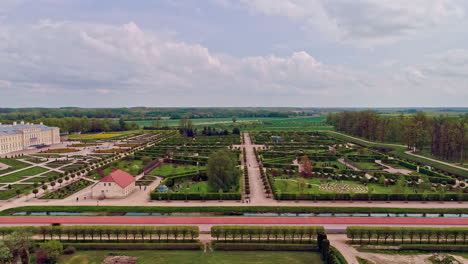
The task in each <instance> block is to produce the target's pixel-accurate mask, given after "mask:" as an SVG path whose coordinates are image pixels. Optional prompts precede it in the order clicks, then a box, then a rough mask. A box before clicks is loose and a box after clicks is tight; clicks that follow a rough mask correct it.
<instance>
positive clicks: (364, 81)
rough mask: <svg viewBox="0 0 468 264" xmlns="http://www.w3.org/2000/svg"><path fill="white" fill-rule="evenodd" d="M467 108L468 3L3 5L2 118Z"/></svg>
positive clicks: (33, 1) (76, 0)
mask: <svg viewBox="0 0 468 264" xmlns="http://www.w3.org/2000/svg"><path fill="white" fill-rule="evenodd" d="M63 106H79V107H131V106H150V107H169V106H181V107H183V106H206V107H208V106H226V107H227V106H279V107H281V106H297V107H468V1H466V0H138V1H136V0H0V107H63Z"/></svg>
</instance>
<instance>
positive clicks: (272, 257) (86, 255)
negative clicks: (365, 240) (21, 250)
mask: <svg viewBox="0 0 468 264" xmlns="http://www.w3.org/2000/svg"><path fill="white" fill-rule="evenodd" d="M115 253H117V252H115V251H106V250H103V251H80V252H77V253H75V254H73V255H70V256H63V257H61V259H60V261H59V264H82V263H86V264H100V263H101V262H102V260H103V259H104V258H105V257H107V256H111V255H114V254H115ZM118 253H119V254H123V255H126V256H137V257H138V258H139V259H138V263H140V264H153V263H154V260H155V259H157V260H158V263H161V264H169V263H177V264H192V263H204V264H218V263H223V264H241V263H258V264H280V263H281V264H282V263H289V264H309V263H314V264H320V263H323V262H322V260H321V258H320V254H318V253H315V252H295V251H284V252H282V251H275V252H272V251H214V252H209V253H204V252H203V251H177V250H170V251H164V250H156V251H127V252H125V251H119V252H118Z"/></svg>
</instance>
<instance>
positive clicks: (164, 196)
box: [150, 191, 241, 200]
mask: <svg viewBox="0 0 468 264" xmlns="http://www.w3.org/2000/svg"><path fill="white" fill-rule="evenodd" d="M150 196H151V200H240V199H241V193H186V194H185V193H182V192H180V193H179V192H177V193H171V192H168V193H159V192H156V191H153V192H151V194H150Z"/></svg>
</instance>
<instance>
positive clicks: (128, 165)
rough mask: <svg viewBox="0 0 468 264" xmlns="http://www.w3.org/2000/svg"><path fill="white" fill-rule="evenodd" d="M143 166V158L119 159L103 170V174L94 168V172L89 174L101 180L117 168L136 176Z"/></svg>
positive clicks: (90, 176) (92, 177)
mask: <svg viewBox="0 0 468 264" xmlns="http://www.w3.org/2000/svg"><path fill="white" fill-rule="evenodd" d="M141 168H143V163H142V161H141V160H130V161H129V160H118V161H114V162H112V163H110V164H109V166H108V167H107V168H105V169H104V170H103V175H99V174H98V173H97V170H94V171H93V173H91V174H89V176H88V178H90V179H94V178H96V179H97V180H100V179H102V178H103V177H104V176H105V175H109V174H110V173H111V172H112V171H113V170H116V169H120V170H123V171H126V172H128V173H129V174H131V175H133V176H135V175H137V174H138V173H139V172H140V170H141Z"/></svg>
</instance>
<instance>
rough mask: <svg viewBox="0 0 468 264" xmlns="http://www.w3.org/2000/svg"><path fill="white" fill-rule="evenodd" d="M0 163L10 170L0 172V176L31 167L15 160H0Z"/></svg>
mask: <svg viewBox="0 0 468 264" xmlns="http://www.w3.org/2000/svg"><path fill="white" fill-rule="evenodd" d="M0 162H1V163H3V164H6V165H8V166H10V168H8V169H4V170H0V174H5V173H8V172H12V171H15V170H19V169H23V168H26V167H28V166H31V165H29V164H27V163H24V162H21V161H19V160H16V159H6V158H0Z"/></svg>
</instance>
